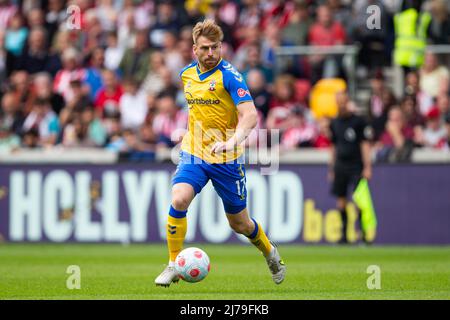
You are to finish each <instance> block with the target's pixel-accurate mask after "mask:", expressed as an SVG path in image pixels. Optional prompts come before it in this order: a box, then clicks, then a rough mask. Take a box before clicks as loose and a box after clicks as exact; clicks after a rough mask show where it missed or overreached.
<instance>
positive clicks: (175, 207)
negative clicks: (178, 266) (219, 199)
mask: <svg viewBox="0 0 450 320" xmlns="http://www.w3.org/2000/svg"><path fill="white" fill-rule="evenodd" d="M194 197H195V191H194V188H193V187H192V186H191V185H190V184H188V183H178V184H175V185H174V186H173V187H172V203H171V205H170V209H169V214H168V217H167V230H166V235H167V247H168V249H169V264H168V266H167V267H166V268H165V269H164V271H163V272H162V273H161V274H160V275H159V276H158V277H157V278H156V279H155V284H156V285H157V286H165V287H168V286H169V285H170V284H171V283H172V282H178V281H179V278H178V275H177V273H176V271H175V258H176V257H177V255H178V253H180V251H181V250H182V249H183V243H184V238H185V236H186V231H187V219H186V213H187V209H188V207H189V204H190V203H191V202H192V199H194Z"/></svg>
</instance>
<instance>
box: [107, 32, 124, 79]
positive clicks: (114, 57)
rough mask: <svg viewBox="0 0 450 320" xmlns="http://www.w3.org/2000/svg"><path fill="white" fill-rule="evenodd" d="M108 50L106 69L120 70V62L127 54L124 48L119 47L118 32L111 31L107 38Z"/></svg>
mask: <svg viewBox="0 0 450 320" xmlns="http://www.w3.org/2000/svg"><path fill="white" fill-rule="evenodd" d="M106 44H107V47H106V50H105V59H104V61H105V67H106V68H107V69H109V70H113V71H116V70H117V69H118V68H119V65H120V61H121V60H122V58H123V54H124V52H125V50H124V48H123V47H121V46H120V45H119V42H118V39H117V32H115V31H111V32H109V33H108V34H107V37H106Z"/></svg>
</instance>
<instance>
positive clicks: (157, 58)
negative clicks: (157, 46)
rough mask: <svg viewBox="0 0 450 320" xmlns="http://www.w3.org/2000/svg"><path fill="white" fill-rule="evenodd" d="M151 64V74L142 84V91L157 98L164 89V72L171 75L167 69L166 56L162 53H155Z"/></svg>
mask: <svg viewBox="0 0 450 320" xmlns="http://www.w3.org/2000/svg"><path fill="white" fill-rule="evenodd" d="M149 62H150V63H149V65H150V68H149V72H148V74H147V75H146V77H145V79H144V81H143V83H142V89H143V90H144V91H145V92H146V93H148V94H151V95H153V96H157V95H158V94H159V93H160V92H161V91H162V90H163V88H164V81H163V77H162V73H163V72H164V70H167V71H168V72H169V73H170V71H169V70H168V69H167V68H166V65H165V59H164V55H163V54H162V52H160V51H155V52H153V53H152V54H151V56H150V59H149Z"/></svg>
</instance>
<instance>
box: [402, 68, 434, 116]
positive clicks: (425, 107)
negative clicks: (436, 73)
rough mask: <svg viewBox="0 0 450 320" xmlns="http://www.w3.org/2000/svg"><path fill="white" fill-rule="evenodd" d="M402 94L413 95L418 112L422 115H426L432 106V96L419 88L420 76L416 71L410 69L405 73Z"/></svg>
mask: <svg viewBox="0 0 450 320" xmlns="http://www.w3.org/2000/svg"><path fill="white" fill-rule="evenodd" d="M404 95H406V96H415V98H416V102H417V105H418V108H419V113H420V114H421V115H422V116H424V115H426V114H427V113H428V111H429V110H430V108H431V107H432V106H433V98H432V97H431V96H429V95H428V94H426V93H425V92H423V91H422V90H421V88H420V76H419V73H418V72H416V71H410V72H408V73H407V74H406V84H405V92H404Z"/></svg>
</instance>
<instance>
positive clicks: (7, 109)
mask: <svg viewBox="0 0 450 320" xmlns="http://www.w3.org/2000/svg"><path fill="white" fill-rule="evenodd" d="M0 119H1V122H0V125H1V126H2V127H4V128H7V129H8V130H7V131H11V132H12V133H14V134H17V135H20V133H21V129H22V125H23V121H24V117H23V113H22V111H21V109H20V104H19V103H18V100H17V97H16V96H15V94H14V93H13V92H6V93H5V94H4V95H3V97H2V99H1V110H0Z"/></svg>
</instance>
